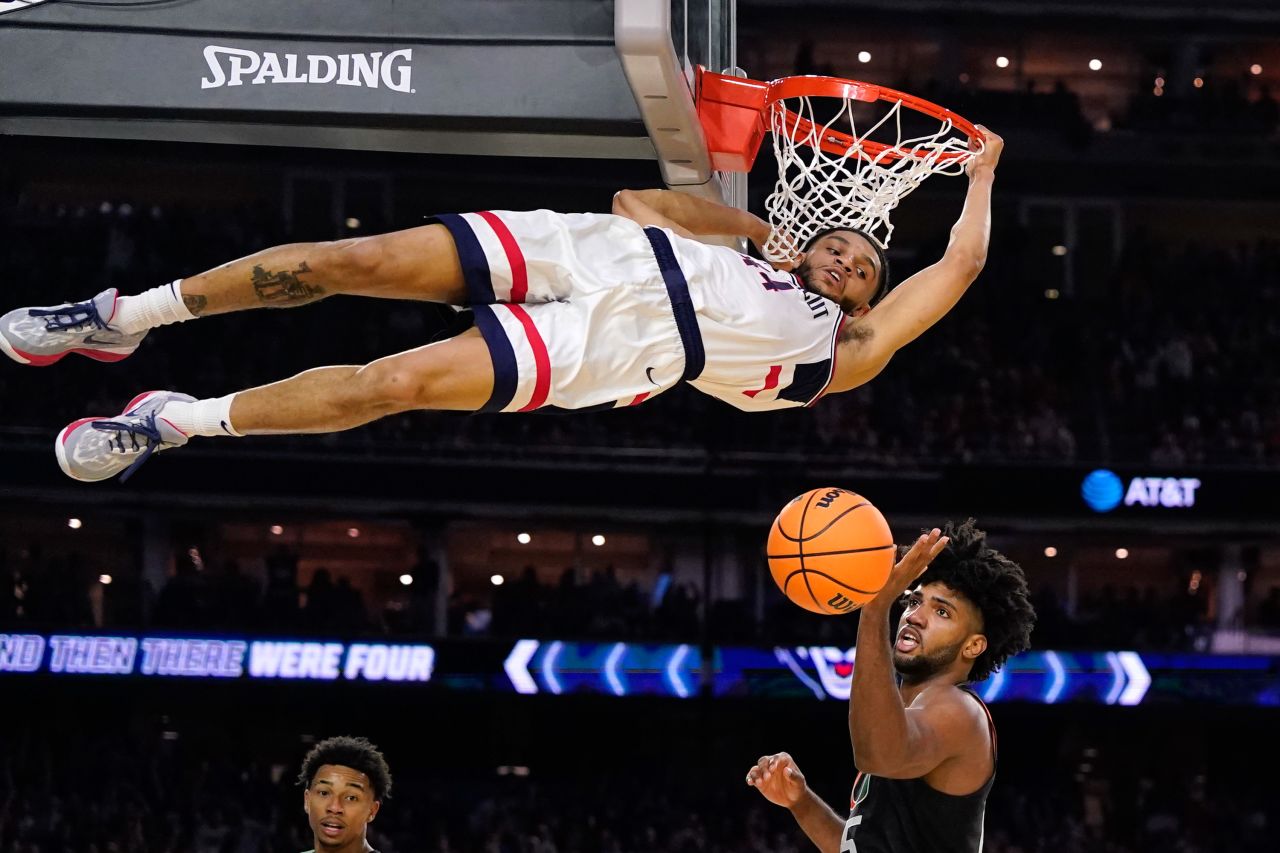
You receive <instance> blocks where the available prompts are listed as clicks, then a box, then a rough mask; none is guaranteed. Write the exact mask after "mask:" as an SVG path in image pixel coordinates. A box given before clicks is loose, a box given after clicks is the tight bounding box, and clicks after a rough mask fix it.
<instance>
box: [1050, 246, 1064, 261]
mask: <svg viewBox="0 0 1280 853" xmlns="http://www.w3.org/2000/svg"><path fill="white" fill-rule="evenodd" d="M1049 251H1050V252H1052V253H1053V256H1054V257H1055V258H1061V257H1063V256H1064V255H1066V254H1067V247H1066V246H1064V245H1062V244H1061V243H1059V244H1058V245H1056V246H1054V247H1053V248H1052V249H1050V250H1049Z"/></svg>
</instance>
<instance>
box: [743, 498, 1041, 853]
mask: <svg viewBox="0 0 1280 853" xmlns="http://www.w3.org/2000/svg"><path fill="white" fill-rule="evenodd" d="M931 563H932V565H931ZM903 590H906V592H905V593H903ZM899 598H902V599H903V600H904V604H905V607H904V609H903V612H902V616H901V618H900V619H899V620H898V625H897V630H896V633H895V634H894V637H895V639H894V640H893V642H892V644H891V643H890V640H889V637H890V631H889V612H890V610H891V608H892V607H893V604H894V602H895V601H897V600H898V599H899ZM1034 624H1035V611H1034V609H1033V608H1032V606H1031V603H1030V601H1029V600H1028V590H1027V581H1026V577H1025V576H1024V575H1023V573H1022V569H1021V568H1020V567H1019V566H1018V565H1017V564H1016V563H1014V562H1012V561H1011V560H1009V559H1008V558H1007V557H1005V556H1004V555H1003V554H1001V553H999V552H998V551H996V550H994V549H992V548H991V547H990V546H989V545H987V542H986V534H985V533H984V532H983V531H981V530H979V529H978V528H977V527H975V526H974V523H973V520H972V519H970V520H969V521H966V522H965V523H964V524H961V525H960V526H958V527H954V526H952V525H948V526H947V527H946V529H945V532H944V531H941V530H938V529H937V528H934V529H933V530H932V531H930V532H929V533H927V534H923V535H921V536H920V538H919V539H917V540H916V542H915V544H914V545H912V547H911V550H910V551H908V552H907V554H906V555H905V556H904V557H903V558H902V559H901V560H900V561H899V562H898V563H897V565H896V566H894V568H893V571H892V572H891V573H890V575H889V580H888V581H887V582H886V583H885V585H884V589H883V590H881V592H880V593H879V594H878V595H877V596H876V597H875V598H874V599H872V600H871V601H870V602H868V603H867V604H866V605H864V606H863V608H862V614H861V617H860V620H859V623H858V646H857V648H858V654H857V659H856V662H855V663H854V668H853V683H852V688H851V690H850V694H849V737H850V739H851V741H852V744H853V757H854V763H855V764H856V765H857V768H858V776H857V778H856V780H855V781H854V784H853V795H852V797H851V803H850V814H849V817H848V818H847V819H846V818H842V817H840V816H839V815H837V814H836V813H835V812H834V811H833V810H832V809H831V807H830V806H828V805H827V804H826V803H824V802H823V801H822V800H821V799H820V798H819V797H818V796H817V795H816V794H814V793H813V791H811V790H810V789H809V787H808V785H807V784H805V778H804V774H803V773H801V772H800V768H799V767H797V766H796V763H795V761H794V760H793V759H792V758H791V756H790V755H788V754H787V753H785V752H781V753H777V754H775V755H766V756H763V757H761V758H760V760H759V761H758V762H756V764H755V766H753V767H752V768H751V769H750V770H749V771H748V772H747V784H748V785H751V786H754V787H755V788H757V789H758V790H759V791H760V793H761V794H762V795H763V796H764V797H765V798H766V799H768V800H769V801H770V802H772V803H776V804H777V805H780V806H784V807H786V808H788V809H790V810H791V813H792V815H794V816H795V819H796V822H797V823H799V824H800V828H801V829H802V830H804V833H805V834H806V835H807V836H808V837H809V839H810V840H811V841H812V842H813V843H814V844H815V845H817V847H818V849H819V850H822V851H824V853H837V851H839V853H898V851H906V850H909V851H912V853H978V851H980V850H981V849H982V834H983V832H982V824H983V815H984V812H985V808H986V802H987V794H988V793H989V792H990V791H991V785H992V783H993V782H994V781H995V772H996V732H995V724H994V723H993V722H992V721H991V715H990V713H989V712H988V711H987V707H986V705H985V704H983V702H982V700H981V699H980V698H978V695H977V694H976V693H975V692H974V691H973V689H972V688H971V687H970V686H969V685H970V684H971V683H973V682H979V681H983V680H984V679H986V678H987V676H989V675H990V674H991V673H992V672H994V671H995V670H997V669H999V668H1000V667H1001V666H1002V665H1003V664H1004V662H1005V661H1006V660H1007V659H1008V657H1009V656H1010V655H1013V654H1017V653H1018V652H1020V651H1022V650H1024V649H1026V648H1027V647H1028V646H1029V644H1030V637H1031V628H1032V626H1033V625H1034Z"/></svg>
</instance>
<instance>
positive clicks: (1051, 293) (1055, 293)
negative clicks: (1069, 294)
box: [1044, 287, 1062, 299]
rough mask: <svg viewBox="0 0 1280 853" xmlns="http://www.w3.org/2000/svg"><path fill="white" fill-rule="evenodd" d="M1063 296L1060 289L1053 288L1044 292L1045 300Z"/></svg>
mask: <svg viewBox="0 0 1280 853" xmlns="http://www.w3.org/2000/svg"><path fill="white" fill-rule="evenodd" d="M1061 295H1062V293H1061V292H1059V290H1058V288H1056V287H1051V288H1049V289H1048V290H1046V291H1045V292H1044V298H1045V299H1057V298H1058V297H1059V296H1061Z"/></svg>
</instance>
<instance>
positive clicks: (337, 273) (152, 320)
mask: <svg viewBox="0 0 1280 853" xmlns="http://www.w3.org/2000/svg"><path fill="white" fill-rule="evenodd" d="M939 109H940V108H939ZM785 115H788V116H789V115H793V114H792V113H786V114H785ZM791 130H794V128H789V129H787V140H788V141H791V133H790V131H791ZM968 130H969V135H968V138H967V139H959V140H956V139H951V140H947V141H946V142H945V143H943V144H942V145H939V146H938V147H936V148H932V149H929V151H930V152H931V153H930V154H929V157H932V161H930V160H929V159H928V157H926V156H925V155H923V154H921V153H920V152H922V151H925V146H916V148H914V149H911V150H908V151H906V152H905V153H896V152H891V154H893V156H891V157H888V158H885V157H877V158H874V159H875V162H871V159H872V158H869V157H861V158H860V157H859V155H858V154H857V153H856V152H854V153H853V154H852V155H851V154H850V153H849V152H850V151H853V149H852V148H850V149H848V150H845V151H844V153H843V155H842V156H841V157H838V158H828V159H832V160H833V162H834V161H836V160H844V159H846V158H847V160H848V161H849V162H848V163H846V164H845V165H846V166H848V167H850V168H852V167H853V166H854V165H855V161H858V162H857V164H856V165H857V167H858V168H862V167H863V166H865V167H866V169H867V170H869V172H870V171H873V170H877V169H880V170H881V171H884V172H886V174H887V173H888V172H889V171H890V170H889V169H888V168H887V167H886V168H883V169H881V167H882V165H883V164H885V163H888V162H889V161H890V160H893V161H894V162H896V163H898V164H901V163H909V165H910V166H911V167H912V169H913V170H914V171H913V173H912V174H913V175H914V176H915V177H914V180H915V182H916V183H918V181H919V180H922V179H923V177H924V176H925V175H927V174H928V173H930V172H931V171H934V172H937V171H946V167H947V166H950V167H952V171H953V173H958V172H959V171H960V170H964V171H965V172H967V174H968V178H969V187H968V193H967V195H966V198H965V201H964V207H963V210H962V212H961V214H960V217H959V219H958V220H957V221H956V223H955V225H954V227H953V228H952V231H951V240H950V243H949V245H948V246H947V249H946V252H945V254H944V255H943V256H942V258H941V259H940V260H939V261H938V262H937V263H935V264H933V265H932V266H930V267H928V268H926V269H924V270H922V271H920V272H918V273H917V274H915V275H913V276H912V277H911V278H909V279H908V280H906V281H904V282H903V283H902V284H900V285H898V286H897V287H896V288H895V289H893V290H892V291H890V279H889V269H888V264H887V263H886V259H885V253H884V250H883V246H882V244H881V241H879V240H877V239H876V237H874V236H873V235H872V234H871V233H870V231H869V230H867V228H865V227H859V226H858V225H856V224H853V225H851V224H848V223H859V222H866V221H867V214H868V210H867V208H866V207H865V206H860V205H861V203H860V202H859V203H851V204H849V205H846V206H845V207H844V209H836V210H832V209H830V205H826V206H825V207H823V208H822V210H821V213H822V216H823V217H824V218H825V221H822V220H821V219H815V218H813V217H812V216H811V217H810V219H809V220H807V221H797V220H795V219H794V218H791V219H789V220H787V221H784V222H782V223H777V222H775V223H774V225H773V226H771V225H770V224H769V223H767V222H765V221H764V220H762V219H760V218H758V217H756V216H754V215H752V214H750V213H747V212H745V211H742V210H738V209H735V208H731V207H727V206H724V205H721V204H717V203H715V202H710V201H706V200H702V199H699V198H695V197H693V196H689V195H685V194H681V193H677V192H670V191H666V190H643V191H627V190H624V191H622V192H620V193H618V194H617V196H616V197H615V199H614V205H613V214H612V215H603V214H557V213H552V212H550V211H545V210H540V211H534V212H527V213H509V212H495V211H485V212H481V213H468V214H462V215H442V216H439V217H436V218H435V220H434V221H433V222H432V223H431V224H427V225H423V226H420V227H417V228H410V229H408V230H404V231H398V232H394V233H389V234H383V235H378V236H371V237H361V238H354V239H346V240H339V241H336V242H327V243H298V244H291V245H284V246H277V247H275V248H270V249H266V250H264V251H261V252H258V253H257V254H254V255H250V256H248V257H245V258H241V259H239V260H235V261H231V262H230V263H227V264H224V265H222V266H220V267H217V268H215V269H212V270H208V271H206V272H203V273H200V274H198V275H193V276H190V277H187V278H185V279H182V280H179V281H175V282H173V283H171V284H167V285H162V286H159V287H155V288H152V289H151V290H147V291H144V292H143V293H141V294H139V295H136V296H118V295H117V293H116V291H115V290H107V291H104V292H102V293H100V294H98V295H97V296H96V297H94V298H93V299H90V300H87V301H84V302H77V303H68V304H63V305H57V306H52V307H45V308H20V309H17V310H14V311H10V312H9V313H7V314H5V315H4V316H3V317H0V348H2V349H3V350H4V351H5V353H6V354H8V355H9V356H10V357H11V358H13V359H15V360H16V361H19V362H22V363H24V364H32V365H47V364H51V363H53V362H55V361H57V360H59V359H60V358H62V357H63V356H65V355H66V354H68V353H79V354H81V355H85V356H88V357H90V358H94V359H97V360H100V361H116V360H119V359H123V358H125V357H127V356H128V355H130V354H131V353H132V352H134V350H135V349H136V348H137V347H138V344H139V342H140V341H141V340H142V339H143V337H144V336H145V335H146V334H147V333H148V332H149V331H150V330H151V329H153V328H156V327H157V326H162V325H167V324H170V323H179V322H185V321H190V320H194V319H197V318H199V319H204V318H206V317H211V316H213V315H216V314H226V313H230V312H233V311H241V310H244V309H248V308H264V307H266V308H293V307H297V306H300V305H304V304H306V303H309V302H315V301H317V300H319V299H323V298H325V297H326V296H331V295H334V294H339V293H341V294H355V295H363V296H373V297H381V298H397V299H413V300H429V301H433V302H440V303H448V304H451V305H459V306H469V307H470V308H472V309H473V311H474V317H475V327H474V328H471V329H468V330H467V331H465V332H463V333H461V334H459V335H457V336H456V337H453V338H451V339H449V340H445V341H441V342H437V343H433V344H430V345H428V346H423V347H420V348H418V349H414V350H410V351H408V352H402V353H399V354H396V355H389V356H386V357H384V358H380V359H378V360H376V361H373V362H371V363H369V364H365V365H363V366H358V365H335V366H329V367H317V368H315V369H312V370H308V371H305V372H303V373H300V374H298V375H297V376H294V377H291V378H288V379H284V380H281V381H278V382H274V383H272V384H269V385H263V386H260V387H256V388H250V389H248V390H244V391H239V392H236V393H232V394H227V395H225V396H221V397H215V398H210V399H203V400H197V399H195V398H194V397H191V396H189V395H186V394H180V393H176V392H173V391H150V392H145V393H142V394H139V395H138V396H137V397H135V398H134V399H133V400H132V401H130V402H129V403H128V404H127V405H126V406H125V408H124V411H123V412H122V413H121V414H119V415H116V416H114V417H106V416H93V417H85V418H81V419H79V420H76V421H74V422H72V423H71V424H69V425H67V426H66V427H65V428H64V429H63V430H62V431H61V432H60V433H59V434H58V436H57V438H56V440H55V451H56V454H57V458H58V462H59V465H60V466H61V468H62V470H63V471H64V472H65V473H66V474H68V475H69V476H71V477H73V478H75V479H77V480H83V481H97V480H105V479H108V478H110V477H112V476H115V475H116V474H119V473H121V472H124V474H125V477H126V478H127V477H128V476H129V475H131V474H132V473H133V471H134V470H135V469H136V468H137V467H138V466H139V465H141V464H142V463H143V462H145V461H146V460H147V459H148V458H149V457H150V456H151V454H152V453H154V452H155V451H160V450H168V449H171V448H175V447H179V446H181V445H184V444H186V443H187V442H188V441H189V440H190V439H191V438H192V437H194V436H247V435H264V434H281V433H327V432H336V431H339V430H346V429H351V428H353V427H358V426H361V425H362V424H366V423H369V422H370V421H374V420H377V419H379V418H383V417H386V416H388V415H393V414H396V413H400V412H407V411H412V410H417V409H440V410H461V411H491V412H495V411H502V412H516V411H519V412H528V411H534V410H575V409H598V408H612V407H622V406H630V405H636V404H639V403H641V402H643V401H645V400H647V399H650V398H652V397H655V396H657V395H658V394H661V393H662V392H663V391H666V390H668V389H669V388H671V387H673V386H675V385H677V384H679V383H681V382H688V383H689V384H691V385H693V386H694V387H695V388H697V389H698V390H699V391H702V392H704V393H707V394H710V395H712V396H714V397H718V398H719V399H721V400H724V401H726V402H728V403H730V404H731V405H734V406H736V407H738V408H740V409H745V410H749V411H768V410H773V409H780V408H787V407H794V406H807V405H810V404H812V403H814V402H815V401H816V400H817V399H818V398H819V397H821V396H823V395H824V394H830V393H838V392H841V391H848V390H850V389H852V388H856V387H858V386H859V385H862V384H863V383H865V382H867V381H869V380H870V379H871V378H872V377H874V376H875V375H876V374H878V373H879V372H880V371H881V370H883V369H884V366H885V364H886V363H887V362H888V361H889V359H890V357H891V356H892V355H893V354H894V353H895V352H896V351H897V350H898V349H899V348H901V347H902V346H904V345H906V344H907V343H909V342H910V341H912V340H914V339H915V338H916V337H918V336H919V335H920V334H921V333H922V332H924V331H925V330H926V329H928V328H929V327H930V326H932V325H933V324H934V323H936V322H937V321H938V320H939V319H940V318H941V317H942V316H943V315H945V314H946V313H947V312H948V311H950V310H951V308H952V306H954V305H955V304H956V302H957V301H958V300H959V299H960V297H961V295H963V293H964V292H965V290H966V288H968V286H969V285H970V284H971V283H972V282H973V281H974V279H975V278H976V277H977V275H978V273H979V271H980V270H981V269H982V266H983V263H984V260H985V258H986V253H987V242H988V235H989V230H990V206H991V187H992V183H993V181H994V175H995V167H996V163H997V161H998V160H999V158H1000V152H1001V149H1002V147H1003V142H1002V140H1001V139H1000V138H999V137H998V136H996V135H995V134H992V133H990V132H989V131H986V130H985V129H982V128H980V127H978V128H975V127H974V126H972V125H968ZM775 137H778V138H781V137H782V133H781V131H779V130H777V129H775ZM775 144H776V143H775ZM798 147H800V146H797V148H798ZM882 148H883V146H882ZM813 150H814V151H815V152H816V151H817V150H818V149H817V148H816V147H815V148H814V149H813ZM842 150H843V149H842ZM899 152H901V149H899ZM894 157H896V158H897V159H896V160H894ZM863 161H865V162H863ZM837 165H839V164H837ZM846 183H847V182H846ZM779 184H780V187H781V185H782V180H781V179H780V182H779ZM912 186H914V184H912V185H911V186H906V187H903V188H899V189H897V190H896V191H895V192H890V193H888V194H887V197H888V198H889V201H888V203H887V204H886V203H885V201H884V200H883V199H882V200H881V201H880V202H879V207H878V208H876V209H875V210H872V211H871V213H873V214H874V215H875V216H879V217H880V218H879V219H878V220H874V216H873V217H872V219H873V220H874V221H876V222H877V223H878V224H880V225H883V226H887V210H888V209H889V208H891V207H892V206H893V204H896V202H897V199H898V198H900V197H901V195H904V194H905V193H906V192H909V191H910V189H911V187H912ZM776 195H777V194H776V193H775V196H776ZM881 195H886V194H885V193H883V192H881ZM792 201H794V199H792ZM798 210H800V212H801V213H809V214H812V213H813V212H814V211H815V210H817V208H816V207H814V206H807V207H806V206H801V207H799V208H798ZM700 235H737V236H741V237H745V238H748V239H750V240H751V241H752V242H753V243H755V244H756V245H757V246H759V247H761V248H762V249H763V252H764V253H765V254H766V256H769V257H772V258H773V259H774V263H773V264H772V265H770V264H767V263H765V262H763V261H759V260H756V259H754V258H751V257H748V256H746V255H743V254H739V253H738V252H736V251H734V250H733V249H729V248H724V247H720V246H710V245H705V244H703V243H701V242H697V241H696V240H694V239H691V238H692V237H694V236H700ZM886 239H887V233H886ZM797 247H802V248H803V251H796V248H797Z"/></svg>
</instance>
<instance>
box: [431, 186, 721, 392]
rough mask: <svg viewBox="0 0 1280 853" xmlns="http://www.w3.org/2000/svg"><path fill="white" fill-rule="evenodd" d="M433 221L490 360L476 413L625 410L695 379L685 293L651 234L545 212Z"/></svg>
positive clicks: (671, 258) (621, 222) (698, 347)
mask: <svg viewBox="0 0 1280 853" xmlns="http://www.w3.org/2000/svg"><path fill="white" fill-rule="evenodd" d="M434 221H436V222H439V223H440V224H442V225H444V226H445V227H446V228H448V229H449V232H450V233H451V234H452V235H453V240H454V243H455V244H456V246H457V249H458V257H459V259H460V260H461V262H462V272H463V276H464V278H465V280H466V286H467V292H468V294H469V299H470V305H471V307H472V308H473V309H474V311H475V317H476V326H477V327H478V328H479V330H480V333H481V335H483V336H484V340H485V343H486V344H487V345H488V347H489V354H490V356H491V357H492V358H493V370H494V387H493V394H492V396H491V397H490V398H489V401H488V403H486V404H485V406H484V407H483V408H482V409H481V411H488V412H517V411H518V412H530V411H535V410H542V411H555V410H569V409H576V410H583V409H606V408H618V407H623V406H634V405H637V404H639V403H642V402H644V401H645V400H646V399H648V398H650V397H653V396H655V395H657V394H661V393H662V392H663V391H666V390H667V389H668V388H671V387H672V386H674V385H678V384H679V383H680V382H681V381H683V380H687V379H693V378H696V377H697V375H698V374H699V373H701V371H702V365H703V361H704V355H703V351H702V340H701V337H700V335H699V333H698V325H697V318H696V317H695V315H694V310H693V304H692V302H691V300H690V298H689V290H688V284H687V282H686V281H685V279H684V275H683V273H682V272H681V271H680V267H679V265H678V264H677V263H676V259H675V254H674V253H673V251H672V250H671V245H670V241H669V239H668V237H667V235H666V234H665V233H664V232H662V231H660V230H659V229H656V228H649V229H646V228H642V227H641V226H640V225H638V224H637V223H635V222H632V221H631V220H629V219H625V218H623V217H620V216H610V215H606V214H593V213H555V212H553V211H549V210H535V211H528V212H509V211H483V212H480V213H464V214H445V215H440V216H437V217H434ZM664 252H665V260H664Z"/></svg>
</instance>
